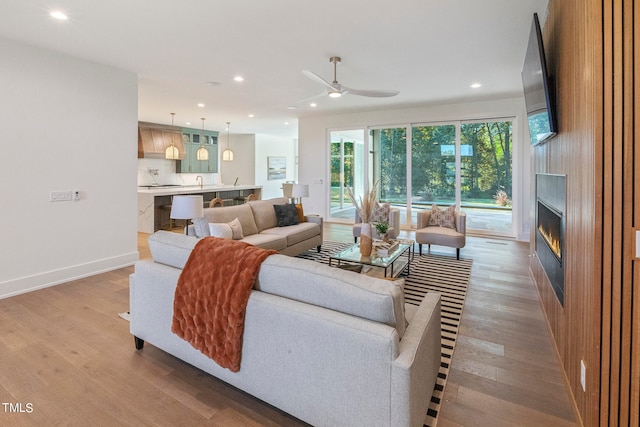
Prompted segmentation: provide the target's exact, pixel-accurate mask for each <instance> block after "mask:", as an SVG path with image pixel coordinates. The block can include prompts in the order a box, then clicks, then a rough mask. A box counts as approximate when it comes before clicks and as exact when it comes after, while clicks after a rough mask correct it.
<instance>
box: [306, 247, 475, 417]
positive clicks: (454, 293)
mask: <svg viewBox="0 0 640 427" xmlns="http://www.w3.org/2000/svg"><path fill="white" fill-rule="evenodd" d="M350 245H351V244H350V243H338V242H330V241H325V242H323V243H322V250H321V251H320V253H318V252H317V251H316V250H315V249H311V250H309V251H307V252H304V253H302V254H300V255H298V257H299V258H304V259H309V260H312V261H317V262H321V263H324V264H329V256H330V255H331V254H333V253H336V252H338V251H341V250H342V249H345V248H347V247H349V246H350ZM416 249H417V245H416ZM471 265H472V261H471V260H470V259H460V260H457V259H456V258H455V257H454V256H441V255H426V254H424V255H422V256H420V255H418V254H417V253H416V256H415V258H414V260H413V261H412V262H411V273H410V274H409V275H408V276H407V275H405V274H403V275H402V276H400V277H403V278H404V279H405V301H406V302H407V303H409V304H414V305H419V304H420V302H421V301H422V298H424V296H425V295H426V293H427V292H436V293H439V294H440V295H441V298H440V306H441V316H442V357H441V361H440V372H439V373H438V379H437V380H436V386H435V388H434V390H433V395H432V396H431V402H430V403H429V410H428V411H427V414H426V415H425V421H424V426H425V427H435V425H436V422H437V419H438V411H439V410H440V405H441V402H442V396H443V394H444V387H445V385H446V383H447V376H448V374H449V366H450V365H451V358H452V357H453V350H454V348H455V345H456V338H457V336H458V327H459V325H460V318H461V317H462V308H463V306H464V299H465V296H466V295H467V287H468V286H469V277H470V276H471Z"/></svg>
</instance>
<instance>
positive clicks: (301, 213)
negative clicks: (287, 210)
mask: <svg viewBox="0 0 640 427" xmlns="http://www.w3.org/2000/svg"><path fill="white" fill-rule="evenodd" d="M296 210H297V211H298V222H305V221H306V220H305V219H304V210H303V209H302V203H296Z"/></svg>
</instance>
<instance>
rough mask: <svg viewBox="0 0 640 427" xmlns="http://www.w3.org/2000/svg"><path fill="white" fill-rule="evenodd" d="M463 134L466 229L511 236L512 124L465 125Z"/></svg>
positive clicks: (482, 123)
mask: <svg viewBox="0 0 640 427" xmlns="http://www.w3.org/2000/svg"><path fill="white" fill-rule="evenodd" d="M460 131H461V141H460V150H461V156H460V170H461V188H460V190H461V191H460V199H461V208H462V210H463V211H465V212H467V229H470V230H475V231H478V232H480V233H483V234H491V235H498V236H499V235H505V236H510V235H512V234H513V230H512V228H513V227H512V223H513V221H512V219H513V216H512V210H511V197H512V195H513V193H512V149H513V143H512V141H513V122H512V121H511V120H500V121H482V122H463V123H462V124H461V125H460Z"/></svg>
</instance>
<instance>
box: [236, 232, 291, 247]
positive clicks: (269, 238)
mask: <svg viewBox="0 0 640 427" xmlns="http://www.w3.org/2000/svg"><path fill="white" fill-rule="evenodd" d="M242 241H243V242H246V243H249V244H252V245H254V246H259V247H261V248H262V249H275V250H276V251H281V250H283V249H286V248H287V238H286V237H285V236H278V235H274V234H265V233H258V234H252V235H251V236H247V237H245V238H244V239H242Z"/></svg>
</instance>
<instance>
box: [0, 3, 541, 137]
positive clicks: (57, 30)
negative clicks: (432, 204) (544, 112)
mask: <svg viewBox="0 0 640 427" xmlns="http://www.w3.org/2000/svg"><path fill="white" fill-rule="evenodd" d="M547 3H548V0H482V1H479V0H397V1H388V0H323V1H317V0H270V1H265V0H233V1H231V0H183V1H181V2H179V1H169V0H53V1H52V0H2V1H1V2H0V37H6V38H9V39H13V40H17V41H21V42H25V43H28V44H32V45H36V46H41V47H45V48H48V49H52V50H56V51H60V52H64V53H67V54H70V55H73V56H77V57H81V58H85V59H88V60H92V61H96V62H99V63H102V64H107V65H111V66H114V67H117V68H121V69H125V70H128V71H132V72H135V73H137V74H138V76H139V89H138V92H139V93H138V96H139V101H138V102H139V107H138V114H139V117H138V118H139V120H143V121H151V122H156V123H170V122H171V116H170V114H169V113H170V112H175V113H176V124H177V125H184V124H185V122H187V121H189V122H191V123H192V126H193V127H196V128H200V127H201V120H200V117H205V118H206V122H205V127H206V128H207V129H213V130H223V129H224V128H225V122H227V121H230V122H231V133H257V134H273V135H280V136H285V137H291V138H295V137H297V119H298V117H303V116H308V115H314V114H326V113H328V112H339V111H347V110H351V111H353V110H357V109H359V110H374V109H388V108H397V107H405V106H411V105H416V104H428V103H442V102H458V101H472V100H479V99H495V98H502V97H511V96H521V95H522V83H521V80H520V69H521V66H522V62H523V58H524V51H525V49H526V44H527V38H528V34H529V30H530V25H531V19H532V15H533V13H534V12H537V13H538V15H539V16H540V17H541V18H543V17H544V16H545V12H546V8H547ZM54 9H58V10H62V11H64V12H65V13H66V14H67V15H68V16H69V19H68V20H67V21H56V20H54V19H52V18H51V17H50V16H49V12H50V11H51V10H54ZM331 56H341V57H342V63H341V64H339V65H338V81H339V82H340V83H342V84H344V85H346V86H349V87H352V88H356V89H384V90H399V91H400V94H399V95H398V96H395V97H392V98H365V97H360V96H355V95H346V96H343V97H342V98H339V99H331V98H328V97H322V98H318V99H317V100H316V102H317V104H318V106H317V107H316V108H311V107H309V105H308V104H309V103H308V102H307V103H299V102H298V101H300V100H302V99H306V98H309V97H312V96H314V95H317V94H319V93H321V92H322V91H323V87H322V86H320V85H319V84H318V83H316V82H313V81H312V80H310V79H308V78H307V77H305V76H304V75H303V74H302V70H303V69H307V70H311V71H313V72H315V73H316V74H319V75H321V76H322V77H323V78H324V79H325V80H328V81H331V80H332V79H333V68H332V67H333V66H332V64H331V63H330V62H329V57H331ZM2 60H3V61H5V60H10V58H3V59H2ZM236 75H242V76H243V77H244V78H245V81H244V82H242V83H237V82H234V81H233V77H234V76H236ZM207 82H216V83H218V84H216V85H208V84H207ZM473 82H480V83H482V87H481V88H479V89H471V88H470V87H469V85H470V84H471V83H473ZM198 103H204V104H205V105H206V107H204V108H199V107H197V105H196V104H198ZM290 106H295V107H297V109H295V110H293V109H289V108H288V107H290ZM249 114H255V118H249V117H248V115H249ZM285 122H288V123H289V124H288V125H285V124H284V123H285Z"/></svg>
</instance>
